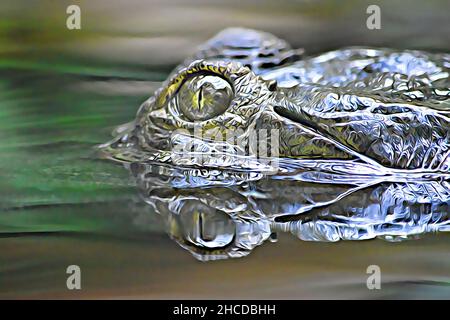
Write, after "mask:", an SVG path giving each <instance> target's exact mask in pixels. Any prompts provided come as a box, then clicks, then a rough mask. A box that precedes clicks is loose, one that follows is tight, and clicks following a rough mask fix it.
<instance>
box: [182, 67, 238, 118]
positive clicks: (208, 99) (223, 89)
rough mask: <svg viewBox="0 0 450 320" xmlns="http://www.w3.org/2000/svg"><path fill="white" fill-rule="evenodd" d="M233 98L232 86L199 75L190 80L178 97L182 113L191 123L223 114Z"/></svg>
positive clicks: (218, 79)
mask: <svg viewBox="0 0 450 320" xmlns="http://www.w3.org/2000/svg"><path fill="white" fill-rule="evenodd" d="M232 98H233V89H232V88H231V85H230V84H229V83H228V82H227V81H226V80H224V79H222V78H221V77H219V76H213V75H198V76H195V77H192V78H190V79H188V80H187V81H186V82H185V83H183V85H182V86H181V88H180V90H179V91H178V96H177V99H178V105H179V108H180V111H181V112H182V113H183V115H184V116H185V117H186V118H188V119H189V120H191V121H203V120H208V119H211V118H213V117H215V116H218V115H219V114H222V113H223V112H225V110H226V109H227V108H228V106H229V105H230V103H231V99H232Z"/></svg>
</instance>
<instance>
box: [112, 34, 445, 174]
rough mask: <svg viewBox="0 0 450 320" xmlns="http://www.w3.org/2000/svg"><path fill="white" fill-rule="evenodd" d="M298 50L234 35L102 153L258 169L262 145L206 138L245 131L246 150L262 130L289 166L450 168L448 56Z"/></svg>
mask: <svg viewBox="0 0 450 320" xmlns="http://www.w3.org/2000/svg"><path fill="white" fill-rule="evenodd" d="M300 54H301V52H299V51H298V50H291V49H290V47H289V45H288V44H287V43H286V42H284V41H282V40H280V39H277V38H276V37H274V36H272V35H270V34H267V33H262V32H257V31H253V30H247V29H227V30H225V31H223V32H221V33H220V34H218V35H217V36H216V37H215V38H213V39H211V40H210V41H209V42H207V43H206V44H205V45H204V46H203V47H202V48H200V50H199V51H198V52H197V53H196V54H195V55H194V57H193V58H191V59H187V60H186V61H185V62H184V63H183V64H182V65H181V66H179V67H177V68H176V69H175V71H174V72H173V74H172V76H171V77H170V78H169V79H168V80H167V81H166V82H165V83H164V84H163V86H162V87H161V89H159V90H158V91H157V92H156V93H155V96H154V97H151V98H150V99H148V100H147V101H146V102H145V103H144V104H143V105H142V106H141V108H140V110H139V112H138V114H137V117H136V120H135V121H133V122H132V123H130V124H128V125H125V126H122V127H121V128H119V129H118V130H117V135H118V137H117V138H116V139H115V140H114V141H113V142H111V143H109V144H106V145H104V146H103V150H104V151H105V153H106V154H107V156H108V157H110V158H113V159H116V160H120V161H136V160H140V161H142V160H146V161H148V160H150V161H157V162H164V163H171V164H175V165H189V166H190V165H195V166H200V167H203V168H207V167H214V168H226V167H227V168H235V169H258V168H261V167H260V166H258V163H257V162H256V163H255V162H254V161H249V160H248V157H252V156H255V155H256V154H257V151H256V150H255V149H254V148H252V147H245V148H244V147H242V148H241V149H242V150H241V149H240V147H241V146H240V145H238V146H237V147H230V144H231V143H230V141H226V142H225V143H218V142H217V140H214V141H212V140H211V139H206V138H204V137H205V136H207V137H216V138H217V137H218V136H220V137H226V136H227V134H229V132H236V131H238V132H239V138H240V139H241V142H242V141H244V144H245V142H246V140H248V139H249V138H250V135H251V133H252V132H254V131H258V130H262V129H266V130H269V129H276V130H277V132H278V138H279V140H278V145H277V148H276V149H277V150H275V151H276V155H279V156H280V157H281V158H282V159H287V160H289V161H291V162H289V161H288V163H287V167H289V166H296V165H300V166H301V165H302V163H303V162H302V161H303V160H305V159H307V160H315V159H316V160H317V159H321V160H323V161H325V162H326V161H330V160H331V161H332V162H334V161H336V160H340V161H342V162H343V163H345V162H347V163H352V164H354V163H361V164H365V165H367V166H370V168H371V170H372V171H377V172H383V173H387V172H392V171H401V172H403V171H404V170H402V169H409V172H411V170H412V171H414V172H418V171H419V172H430V171H434V172H436V171H441V172H442V171H443V172H448V170H449V166H450V156H449V154H450V148H449V147H450V142H449V139H450V123H449V112H450V105H449V101H450V100H449V97H450V89H449V87H450V84H449V72H450V55H448V54H429V53H425V52H420V51H401V52H399V51H393V50H388V49H367V48H350V49H344V50H338V51H332V52H329V53H325V54H322V55H319V56H315V57H312V58H304V59H300ZM198 59H201V60H198ZM177 129H183V131H182V132H181V131H179V130H178V131H177ZM195 129H197V131H195ZM265 143H267V141H265ZM247 145H248V144H247ZM180 147H181V148H182V150H183V151H186V150H188V151H189V152H190V153H194V154H195V153H203V154H205V153H207V154H209V155H211V156H210V157H202V158H201V160H198V159H197V158H195V157H194V158H193V157H186V156H183V155H180V154H179V153H177V152H175V151H174V150H178V151H179V150H180V149H179V148H180ZM269 147H271V146H269ZM285 164H286V161H285V162H282V166H281V167H283V165H285ZM351 168H352V169H355V168H354V167H351ZM399 169H400V170H399ZM355 170H356V171H359V172H360V171H361V170H365V169H364V167H363V169H361V168H360V167H358V166H357V167H356V169H355Z"/></svg>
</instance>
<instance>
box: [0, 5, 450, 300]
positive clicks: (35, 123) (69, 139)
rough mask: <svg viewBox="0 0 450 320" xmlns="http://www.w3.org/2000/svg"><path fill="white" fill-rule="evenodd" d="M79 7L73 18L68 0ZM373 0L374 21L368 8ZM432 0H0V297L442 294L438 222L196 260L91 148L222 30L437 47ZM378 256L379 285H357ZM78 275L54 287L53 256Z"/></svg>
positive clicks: (440, 14) (323, 41)
mask: <svg viewBox="0 0 450 320" xmlns="http://www.w3.org/2000/svg"><path fill="white" fill-rule="evenodd" d="M70 4H77V5H79V6H80V8H81V27H82V29H81V30H68V29H67V28H66V19H67V14H66V8H67V6H68V5H70ZM369 4H377V5H379V6H380V8H381V29H380V30H369V29H367V27H366V19H367V17H368V15H367V14H366V8H367V6H368V5H369ZM449 9H450V2H449V1H447V0H442V1H436V0H434V1H433V0H432V1H417V0H413V1H288V0H282V1H246V0H239V1H236V0H232V1H181V0H178V1H163V0H161V1H138V0H131V1H117V0H114V1H110V0H109V1H106V0H105V1H92V0H90V1H56V0H52V1H50V0H44V1H8V0H7V1H2V2H1V3H0V137H1V139H0V235H1V238H0V297H7V298H24V297H33V298H48V297H57V298H58V297H62V298H79V297H88V298H95V297H106V298H111V297H127V298H128V297H138V298H380V297H381V298H391V297H405V298H429V297H437V298H450V289H449V270H450V258H449V257H450V254H449V253H450V246H449V241H448V240H449V237H448V236H447V235H440V236H429V237H427V238H426V239H424V240H420V241H408V242H405V243H401V244H392V243H386V242H383V241H380V240H375V241H368V242H358V243H348V242H347V243H338V244H323V243H307V242H301V241H300V240H298V239H295V238H294V237H290V236H289V235H281V236H280V240H279V242H278V243H277V244H273V243H269V244H265V245H263V246H262V247H260V248H257V249H256V250H255V252H253V253H252V254H251V255H250V256H249V257H247V258H243V259H236V260H227V261H219V262H214V263H208V264H204V263H200V262H198V261H196V260H194V259H193V258H192V257H191V256H190V255H189V254H188V253H187V252H185V251H184V250H183V249H181V248H179V247H178V246H177V245H176V244H175V243H173V242H172V241H171V240H170V239H169V238H168V237H167V236H166V235H165V231H164V228H163V225H162V222H161V221H160V219H159V218H158V216H156V215H154V214H153V212H152V211H151V210H150V208H149V207H148V206H146V205H145V204H144V203H142V202H141V201H140V199H139V197H138V196H137V192H136V190H135V186H134V183H133V181H132V180H131V179H130V178H129V175H128V172H127V171H126V170H125V169H124V168H122V167H121V166H119V165H116V164H112V163H109V162H106V161H102V160H98V159H97V158H96V156H95V152H94V146H95V145H97V144H99V143H103V142H105V141H107V140H108V139H109V137H110V132H111V130H112V129H113V128H114V126H116V125H118V124H121V123H124V122H127V121H130V120H131V119H133V117H134V114H135V112H136V110H137V108H138V106H139V104H140V103H141V102H142V101H143V100H144V99H146V98H147V97H148V96H150V95H151V94H152V93H153V91H154V90H155V89H156V88H157V87H158V86H159V85H160V82H161V81H163V80H164V79H165V78H166V76H167V74H168V73H169V72H170V70H171V69H172V68H173V67H174V66H175V65H176V64H177V63H179V62H180V61H182V60H183V59H184V58H185V57H186V56H188V55H189V54H190V53H192V52H193V51H195V48H196V46H197V45H199V44H201V43H202V42H204V41H205V40H207V39H208V38H209V37H211V36H213V35H214V34H215V33H217V32H218V31H220V30H221V29H223V28H225V27H229V26H242V27H250V28H256V29H261V30H265V31H269V32H272V33H274V34H275V35H277V36H279V37H281V38H284V39H286V40H288V42H290V43H291V44H292V46H293V47H303V48H305V50H306V53H307V54H314V53H318V52H323V51H326V50H330V49H335V48H339V47H342V46H349V45H367V46H384V47H396V48H404V49H405V48H408V49H424V50H430V51H436V52H438V51H443V52H448V51H449V47H450V32H449V31H450V19H449V16H448V13H449V12H450V10H449ZM373 263H375V264H378V265H380V266H381V268H382V270H383V275H384V277H385V278H383V279H384V280H385V281H386V285H385V287H384V290H381V291H379V292H371V291H368V290H367V288H366V286H365V279H366V273H365V271H366V268H367V266H368V265H369V264H373ZM69 264H78V265H80V267H81V268H82V274H83V280H82V281H83V289H82V290H81V291H77V292H73V291H69V290H67V289H66V286H65V279H66V276H67V275H66V273H65V268H66V267H67V266H68V265H69Z"/></svg>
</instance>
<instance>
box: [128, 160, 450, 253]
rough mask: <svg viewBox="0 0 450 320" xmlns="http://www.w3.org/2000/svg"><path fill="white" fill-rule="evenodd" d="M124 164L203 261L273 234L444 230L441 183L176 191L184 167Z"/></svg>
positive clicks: (447, 201) (317, 236)
mask: <svg viewBox="0 0 450 320" xmlns="http://www.w3.org/2000/svg"><path fill="white" fill-rule="evenodd" d="M130 169H131V172H132V174H133V176H134V177H135V179H136V181H137V185H138V188H139V190H140V192H141V194H142V196H143V199H144V200H145V201H146V202H147V204H149V205H150V206H152V207H153V208H154V210H155V211H156V212H157V213H158V214H160V215H161V216H162V217H163V219H164V220H165V222H166V228H167V232H168V233H169V235H170V236H171V237H172V238H173V239H174V240H175V241H176V242H177V243H178V244H180V245H181V246H182V247H183V248H185V249H186V250H188V251H190V252H191V253H192V254H193V255H194V257H196V258H197V259H199V260H202V261H206V260H216V259H224V258H230V257H231V258H234V257H242V256H245V255H247V254H249V253H250V252H251V250H252V249H253V248H255V247H256V246H258V245H261V244H262V243H263V242H264V241H266V240H270V239H275V238H276V237H275V235H276V233H279V232H290V233H292V234H294V235H295V236H297V237H299V238H300V239H302V240H307V241H338V240H365V239H372V238H375V237H380V238H383V239H386V240H388V241H399V240H403V239H406V238H409V237H416V236H418V235H420V234H423V233H428V232H448V231H450V216H449V213H450V191H449V190H450V188H449V182H448V181H416V182H414V183H413V182H397V183H380V184H378V185H374V186H368V187H364V186H365V184H362V185H359V184H358V183H356V184H341V183H338V184H334V183H332V182H330V183H328V184H324V183H311V182H303V181H295V180H291V181H286V180H266V179H261V180H257V181H252V182H249V183H246V184H245V185H241V186H237V185H234V186H232V187H227V188H225V187H223V186H220V185H216V186H214V187H211V186H209V185H208V178H206V179H205V180H203V181H200V180H197V181H196V182H197V185H196V187H197V188H179V187H180V186H181V185H184V186H187V185H186V181H188V180H189V179H191V178H192V174H193V172H192V171H191V170H190V169H175V168H169V167H167V166H165V165H162V166H158V165H157V166H155V165H150V166H149V165H146V164H137V163H134V164H132V165H131V166H130ZM342 195H345V196H344V197H343V196H342Z"/></svg>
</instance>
